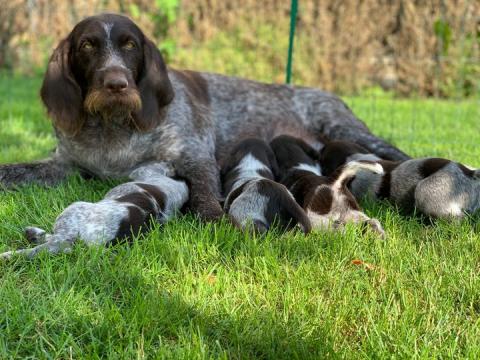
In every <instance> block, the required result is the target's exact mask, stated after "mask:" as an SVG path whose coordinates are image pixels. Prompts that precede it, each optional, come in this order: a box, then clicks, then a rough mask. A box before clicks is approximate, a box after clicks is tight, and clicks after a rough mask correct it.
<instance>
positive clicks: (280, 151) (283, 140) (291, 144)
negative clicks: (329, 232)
mask: <svg viewBox="0 0 480 360" xmlns="http://www.w3.org/2000/svg"><path fill="white" fill-rule="evenodd" d="M271 147H272V149H273V151H274V153H275V155H276V157H277V162H278V164H279V167H280V173H281V175H282V183H283V184H284V185H285V186H287V188H288V189H289V190H290V192H291V193H292V194H293V196H294V197H295V199H296V200H297V202H298V203H299V204H300V206H302V207H303V209H304V210H305V211H306V213H307V216H308V217H309V219H310V221H311V222H312V226H313V227H314V228H320V229H322V228H328V227H330V226H333V227H334V228H339V227H342V226H344V225H345V224H346V223H348V222H352V223H365V224H367V225H368V226H370V227H371V228H372V229H373V230H374V231H376V232H377V233H378V234H380V236H382V237H384V236H385V232H384V231H383V229H382V226H381V225H380V222H379V221H378V220H377V219H371V218H369V217H368V216H367V215H366V214H365V213H363V212H362V211H361V209H360V206H359V205H358V203H357V201H356V200H355V198H354V197H353V195H352V194H351V193H350V191H349V190H348V189H347V183H348V182H349V181H350V180H351V179H352V178H353V177H354V176H355V174H356V173H357V172H358V171H360V170H363V169H368V170H369V171H372V172H377V173H382V172H383V170H382V167H381V166H380V165H378V164H375V163H371V162H359V161H354V162H350V163H348V164H347V165H345V166H343V167H340V168H339V169H338V170H337V171H335V172H334V173H333V174H332V175H331V176H329V177H326V176H321V172H320V168H319V167H318V165H317V164H316V162H315V161H314V160H313V159H312V158H311V157H310V156H309V155H308V154H314V155H315V152H314V151H313V149H311V148H310V147H309V146H308V145H307V144H306V143H305V142H303V141H302V140H300V139H297V138H293V137H291V136H279V137H277V138H275V139H274V140H273V141H272V142H271ZM315 156H317V155H315Z"/></svg>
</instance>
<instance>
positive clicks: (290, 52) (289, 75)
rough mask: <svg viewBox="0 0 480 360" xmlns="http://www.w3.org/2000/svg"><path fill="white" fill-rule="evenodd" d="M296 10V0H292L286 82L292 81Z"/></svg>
mask: <svg viewBox="0 0 480 360" xmlns="http://www.w3.org/2000/svg"><path fill="white" fill-rule="evenodd" d="M297 10H298V0H292V5H291V6H290V38H289V40H288V60H287V84H290V83H291V81H292V62H293V40H294V38H295V27H296V23H297Z"/></svg>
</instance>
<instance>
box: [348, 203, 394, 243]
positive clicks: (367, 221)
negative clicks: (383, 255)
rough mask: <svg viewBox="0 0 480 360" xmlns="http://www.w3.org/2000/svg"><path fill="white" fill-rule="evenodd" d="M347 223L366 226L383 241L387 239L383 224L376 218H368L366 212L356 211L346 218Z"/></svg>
mask: <svg viewBox="0 0 480 360" xmlns="http://www.w3.org/2000/svg"><path fill="white" fill-rule="evenodd" d="M345 220H346V221H351V222H353V223H354V224H364V225H366V226H367V227H369V228H370V229H371V230H372V231H374V232H375V233H377V234H378V236H379V237H380V238H382V239H385V238H386V234H385V230H383V227H382V224H380V221H378V219H375V218H370V217H368V216H367V215H366V214H365V213H364V212H362V211H358V210H354V211H351V212H350V214H349V215H348V216H347V217H346V219H345Z"/></svg>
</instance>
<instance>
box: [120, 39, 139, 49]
mask: <svg viewBox="0 0 480 360" xmlns="http://www.w3.org/2000/svg"><path fill="white" fill-rule="evenodd" d="M122 47H123V48H124V49H125V50H133V49H135V47H136V45H135V43H134V42H133V41H132V40H128V41H127V42H126V43H125V44H124V45H123V46H122Z"/></svg>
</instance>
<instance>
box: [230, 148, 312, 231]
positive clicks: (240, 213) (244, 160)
mask: <svg viewBox="0 0 480 360" xmlns="http://www.w3.org/2000/svg"><path fill="white" fill-rule="evenodd" d="M277 173H278V167H277V161H276V159H275V155H274V154H273V152H272V150H271V149H270V147H269V146H268V144H267V143H266V142H264V141H263V140H260V139H247V140H244V141H242V142H241V143H240V144H238V145H237V146H236V147H235V148H234V150H233V151H232V154H231V155H230V157H229V158H227V160H226V162H225V166H224V168H223V169H222V178H223V184H224V190H225V194H226V195H227V197H226V200H225V204H224V209H225V211H226V212H227V213H228V215H229V217H230V218H231V219H232V221H233V223H234V224H235V225H237V226H238V227H239V228H241V229H246V228H248V227H249V226H253V229H254V230H255V231H257V232H260V233H264V232H265V231H267V230H268V229H269V228H270V226H271V225H272V224H273V223H274V222H278V224H279V225H280V226H281V227H282V228H287V229H288V228H291V227H293V226H294V225H296V224H298V225H299V226H300V228H301V229H302V230H303V232H304V233H308V232H309V231H310V229H311V225H310V221H309V219H308V217H307V215H306V214H305V212H304V211H303V209H302V208H301V207H300V206H299V205H298V204H297V203H296V201H295V199H294V198H293V196H292V194H291V193H290V192H289V191H288V189H287V188H286V187H285V186H284V185H282V184H279V183H277V182H275V181H274V179H275V175H276V174H277Z"/></svg>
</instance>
